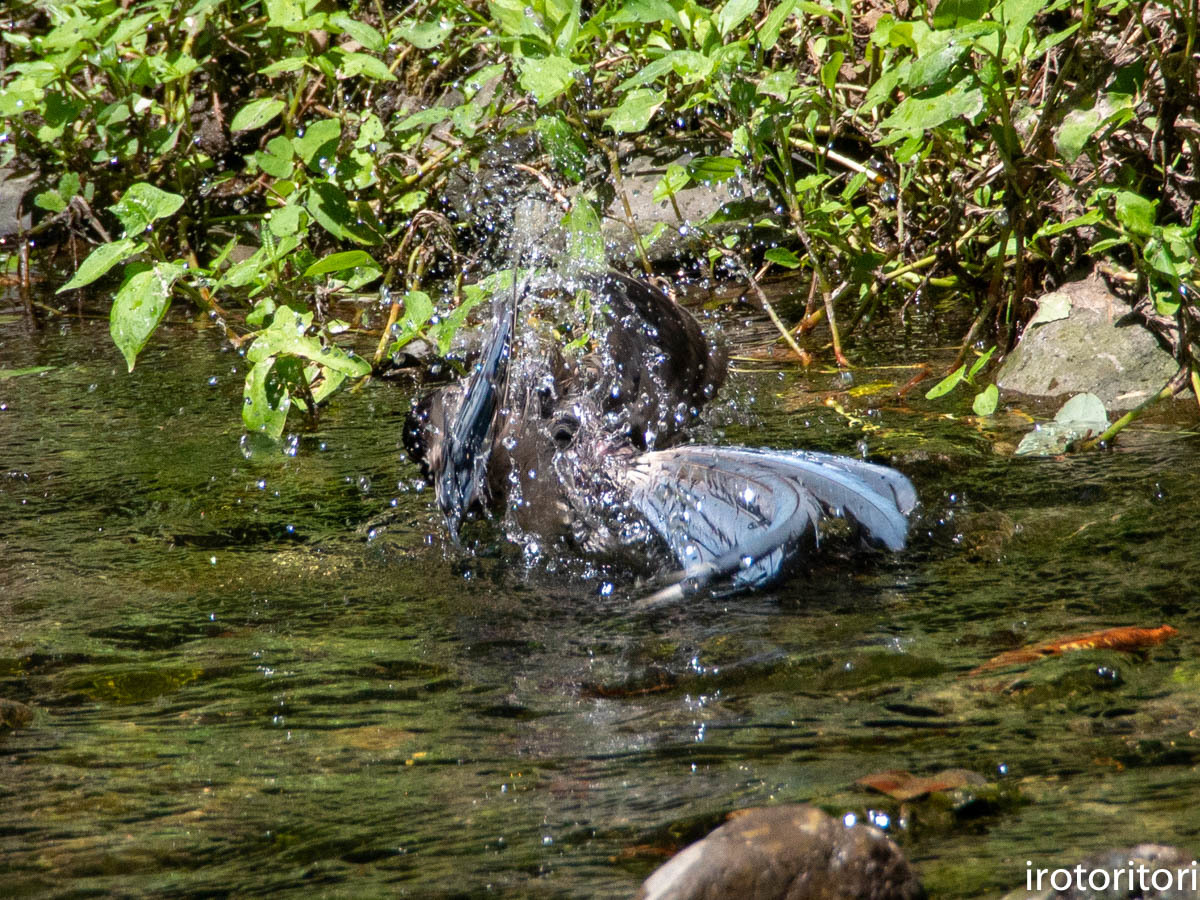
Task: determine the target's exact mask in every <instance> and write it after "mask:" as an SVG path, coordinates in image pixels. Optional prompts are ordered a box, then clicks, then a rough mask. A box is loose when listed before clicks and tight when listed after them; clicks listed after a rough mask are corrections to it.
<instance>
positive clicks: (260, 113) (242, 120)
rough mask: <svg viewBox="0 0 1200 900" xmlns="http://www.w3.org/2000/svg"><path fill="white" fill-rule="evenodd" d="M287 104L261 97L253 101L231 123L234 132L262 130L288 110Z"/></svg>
mask: <svg viewBox="0 0 1200 900" xmlns="http://www.w3.org/2000/svg"><path fill="white" fill-rule="evenodd" d="M286 106H287V104H286V103H284V102H283V101H282V100H277V99H276V98H274V97H261V98H259V99H258V100H251V101H250V102H249V103H247V104H246V105H245V106H243V107H242V108H241V109H239V110H238V111H237V115H235V116H234V117H233V121H232V122H230V123H229V130H230V131H232V132H235V133H236V132H238V131H250V130H251V129H254V128H262V127H263V126H264V125H266V124H267V123H268V122H270V121H271V120H272V119H274V118H275V117H276V116H277V115H279V114H280V113H281V112H283V110H284V109H285V108H286Z"/></svg>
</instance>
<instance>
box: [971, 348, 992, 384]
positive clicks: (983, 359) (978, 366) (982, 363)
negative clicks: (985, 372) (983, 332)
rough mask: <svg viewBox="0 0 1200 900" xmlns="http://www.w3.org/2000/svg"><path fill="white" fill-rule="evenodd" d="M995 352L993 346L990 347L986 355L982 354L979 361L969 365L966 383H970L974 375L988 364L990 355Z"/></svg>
mask: <svg viewBox="0 0 1200 900" xmlns="http://www.w3.org/2000/svg"><path fill="white" fill-rule="evenodd" d="M995 352H996V348H995V347H994V346H993V347H990V348H988V351H987V352H986V353H984V354H982V355H981V356H980V357H979V359H977V360H975V362H974V363H972V364H971V368H970V370H969V371H968V372H967V381H970V380H971V379H972V378H974V377H975V373H977V372H978V371H979V370H980V369H982V368H983V367H984V366H986V365H987V364H988V360H990V359H991V358H992V354H994V353H995Z"/></svg>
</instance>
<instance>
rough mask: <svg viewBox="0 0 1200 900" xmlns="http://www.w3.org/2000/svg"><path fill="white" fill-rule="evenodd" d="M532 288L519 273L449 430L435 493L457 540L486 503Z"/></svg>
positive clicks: (498, 306)
mask: <svg viewBox="0 0 1200 900" xmlns="http://www.w3.org/2000/svg"><path fill="white" fill-rule="evenodd" d="M527 287H528V278H525V279H524V280H522V281H521V282H520V284H519V285H518V277H517V273H516V272H514V273H513V289H512V293H511V294H510V295H509V296H508V297H507V298H506V299H504V300H497V302H496V304H495V321H494V323H493V325H492V330H491V333H490V334H488V339H487V342H486V343H485V344H484V347H483V355H482V357H481V358H480V360H479V362H478V363H476V365H475V370H474V371H473V372H472V373H471V378H470V380H469V381H468V382H467V388H466V391H465V392H464V393H463V396H462V402H461V404H460V405H459V407H458V410H457V413H456V414H455V416H454V418H453V420H452V421H451V422H450V423H449V427H448V428H447V430H446V444H445V448H444V450H443V453H442V465H441V468H440V470H439V471H438V472H437V473H436V475H435V481H434V489H435V493H436V495H437V501H438V505H439V506H440V507H441V509H442V512H443V513H444V514H445V516H446V524H447V526H448V527H449V529H450V534H451V536H452V537H454V538H455V540H457V538H458V526H459V524H460V523H461V522H462V520H463V518H464V516H466V514H467V510H469V509H470V508H471V506H472V505H473V504H474V503H475V502H476V501H478V500H481V499H483V496H484V494H485V493H486V490H487V487H486V486H487V474H486V473H487V465H488V457H489V456H490V454H491V450H492V444H493V439H494V437H495V433H496V417H497V412H498V410H499V407H500V403H501V402H502V400H503V398H504V395H505V392H506V388H507V384H508V359H509V355H510V353H511V350H512V340H513V330H514V328H515V323H516V316H517V305H518V303H519V302H520V299H521V296H522V295H523V294H524V292H525V290H526V289H527Z"/></svg>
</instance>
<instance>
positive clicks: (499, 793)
mask: <svg viewBox="0 0 1200 900" xmlns="http://www.w3.org/2000/svg"><path fill="white" fill-rule="evenodd" d="M0 353H3V355H4V357H5V365H6V366H9V367H22V366H27V365H50V366H54V367H55V368H54V369H52V370H51V371H48V372H46V373H44V374H42V375H38V376H27V377H23V378H18V379H10V380H7V381H0V403H2V404H3V405H4V409H3V411H0V446H3V447H4V448H5V449H4V451H3V453H4V462H3V465H2V466H0V470H2V471H0V546H2V547H3V553H2V554H0V621H3V623H4V626H3V629H2V631H0V697H4V698H8V699H11V700H17V701H21V702H23V703H26V704H29V705H30V706H32V707H33V708H34V709H35V710H36V718H35V720H34V723H33V725H32V727H29V728H24V729H20V730H17V731H12V732H0V793H2V801H0V802H2V803H3V807H4V809H5V816H4V826H3V828H2V830H0V858H2V859H3V860H4V863H3V871H4V873H5V875H4V877H5V885H6V892H8V893H12V894H15V895H21V894H40V893H62V892H73V891H96V892H119V893H122V894H167V895H170V894H184V893H187V894H191V893H199V892H232V893H250V892H265V891H272V892H276V891H278V892H284V891H297V892H299V891H304V892H312V891H314V890H317V891H320V892H323V893H326V894H334V895H337V894H348V895H349V894H354V895H362V894H373V893H383V892H393V891H401V890H410V891H412V892H414V893H418V894H429V893H453V892H465V893H482V892H484V890H485V889H487V888H488V887H489V886H490V888H491V889H492V890H493V892H495V893H498V894H501V895H504V894H509V895H513V896H538V895H564V894H573V895H580V896H606V895H609V896H628V895H629V894H630V893H632V891H633V889H634V887H635V886H636V884H637V883H638V882H639V880H640V878H641V877H642V876H643V875H644V874H645V873H646V872H647V871H649V869H651V868H653V866H654V865H655V864H657V862H659V861H660V860H661V852H662V848H664V847H666V846H668V845H671V844H674V843H678V842H680V841H684V840H686V839H688V838H689V837H691V836H695V835H696V834H698V833H702V832H703V830H705V828H707V827H710V826H711V825H712V824H714V823H715V822H716V821H719V819H720V816H721V815H722V814H723V813H724V812H726V811H728V810H729V809H732V808H735V807H739V806H745V805H751V804H763V803H770V802H772V801H788V802H796V801H813V802H816V803H818V804H820V805H821V806H823V807H825V808H826V809H828V810H829V811H830V812H833V813H836V814H838V815H842V814H845V813H847V812H850V813H853V814H854V815H856V816H857V817H858V818H859V819H860V820H862V819H871V818H874V819H875V820H877V821H882V819H883V818H884V817H886V819H887V821H888V822H889V828H890V830H891V831H892V832H893V833H894V834H897V835H898V839H899V840H900V842H901V843H902V844H904V845H905V846H906V849H907V850H908V852H909V853H910V854H911V855H912V857H913V858H914V860H915V861H916V863H917V864H918V867H919V869H920V871H921V874H922V877H923V878H924V879H925V881H926V885H927V887H928V888H929V889H930V890H931V892H935V893H937V894H939V895H944V896H956V895H958V896H970V895H978V894H980V893H986V892H988V891H998V890H1000V889H1002V888H1004V889H1007V888H1012V887H1016V886H1018V885H1019V884H1021V883H1022V879H1023V877H1024V860H1025V859H1034V860H1039V861H1044V862H1045V863H1046V864H1050V863H1053V862H1056V861H1062V862H1066V861H1071V862H1073V861H1075V860H1077V859H1079V858H1081V857H1082V856H1084V855H1086V854H1087V853H1089V852H1093V851H1096V850H1099V849H1102V848H1105V847H1112V846H1119V845H1124V844H1134V843H1138V842H1141V841H1144V840H1147V839H1153V840H1156V841H1162V842H1166V843H1179V844H1182V845H1184V846H1189V845H1190V844H1191V843H1193V842H1194V840H1195V835H1194V825H1193V824H1192V822H1193V818H1192V817H1193V815H1194V814H1193V812H1192V810H1191V803H1190V797H1191V796H1192V795H1193V792H1194V791H1195V789H1196V787H1197V777H1196V774H1195V771H1194V769H1195V766H1196V764H1197V761H1198V759H1200V746H1198V743H1197V738H1196V737H1195V736H1194V735H1195V727H1196V725H1195V723H1196V721H1197V719H1198V718H1200V693H1198V691H1197V685H1198V684H1200V662H1198V655H1197V653H1196V646H1197V645H1196V640H1195V634H1196V620H1197V612H1196V608H1197V604H1196V602H1195V601H1196V599H1197V596H1196V591H1197V589H1196V587H1195V586H1196V585H1197V584H1200V557H1198V556H1197V554H1196V553H1195V539H1194V527H1195V525H1196V523H1197V519H1196V510H1197V509H1200V462H1198V461H1197V460H1198V459H1200V456H1198V454H1197V453H1196V450H1197V439H1196V438H1195V437H1194V436H1192V435H1188V434H1186V433H1183V432H1179V431H1171V430H1163V431H1155V430H1149V429H1147V430H1141V431H1137V432H1134V433H1133V434H1131V435H1130V436H1129V438H1128V440H1126V441H1124V442H1123V444H1122V446H1121V448H1120V450H1119V451H1118V452H1115V453H1111V454H1107V455H1097V456H1092V457H1088V458H1084V459H1068V460H1012V459H1009V458H1008V457H1006V456H1003V455H1000V454H996V453H993V452H992V446H993V443H992V438H991V436H987V435H982V434H979V433H975V432H972V431H971V430H970V429H969V428H967V427H966V426H964V425H963V424H962V423H961V422H945V423H944V424H943V423H941V422H939V420H938V419H936V418H934V417H930V416H929V415H927V414H926V412H925V411H923V410H922V409H920V408H912V409H909V408H904V407H894V406H893V407H884V408H882V409H881V410H880V411H879V413H878V414H877V415H876V416H874V417H872V421H873V422H875V423H877V424H880V425H881V426H882V427H883V430H882V431H881V432H877V433H872V434H871V435H869V436H867V440H869V441H870V442H871V443H872V445H873V448H879V449H882V450H883V451H884V452H893V453H896V454H898V460H899V464H900V466H901V468H903V469H905V471H906V472H908V473H909V474H910V475H911V476H912V477H913V478H914V481H916V482H917V485H918V488H919V490H920V492H921V494H922V497H923V499H924V502H925V507H924V509H923V511H922V513H921V517H920V520H919V521H918V522H917V524H916V527H915V528H914V539H913V542H912V547H911V549H910V550H909V551H908V552H906V553H904V554H902V555H900V556H899V557H891V556H888V555H884V554H879V555H877V556H868V557H866V558H863V557H861V556H857V555H855V556H851V555H850V554H849V553H848V552H843V553H839V552H838V549H837V541H836V539H832V540H831V541H830V543H829V546H828V547H827V548H826V549H827V551H828V552H827V553H826V554H824V555H823V556H822V557H821V558H820V559H818V560H817V561H816V563H815V566H816V567H815V568H814V569H813V570H812V571H811V572H808V573H802V574H800V575H799V576H797V577H796V578H794V579H792V580H790V581H788V582H786V583H784V584H781V585H779V586H778V587H777V588H776V589H774V590H772V591H770V592H765V593H761V594H753V595H750V596H745V597H737V598H730V599H720V598H702V599H699V600H697V601H695V602H692V603H689V604H687V605H684V606H676V607H671V608H667V609H663V610H657V611H654V612H652V613H639V612H637V611H635V610H634V609H633V608H632V603H631V601H632V599H634V598H635V597H636V596H637V594H636V591H634V590H633V589H631V588H630V580H631V579H633V578H634V577H636V573H628V572H622V571H613V570H596V569H592V570H583V569H576V568H574V567H572V566H569V565H568V566H565V567H564V570H563V571H548V570H547V569H545V568H537V569H535V570H534V571H532V572H530V571H524V570H523V569H522V568H521V567H520V565H518V562H519V560H516V559H514V558H512V557H511V556H510V555H509V554H508V551H506V549H505V547H504V545H503V543H502V542H500V541H489V540H488V539H487V537H486V536H485V535H482V534H477V535H475V538H476V543H475V546H474V552H473V553H472V554H467V555H462V554H455V553H452V552H450V551H448V550H447V549H446V548H445V546H444V543H443V541H442V538H441V536H440V532H439V528H438V523H437V521H436V519H435V516H434V513H433V510H432V504H431V503H430V501H429V497H428V495H427V494H424V493H414V492H411V491H409V490H407V489H405V490H402V489H401V487H402V485H401V482H403V485H404V486H406V485H407V484H408V483H409V479H411V478H412V477H413V474H414V473H413V472H411V471H409V470H408V468H407V467H406V465H405V464H402V463H400V462H399V460H400V453H399V451H398V439H399V428H400V421H401V419H402V416H403V413H404V411H405V410H406V409H407V404H408V396H407V395H406V393H405V391H404V390H402V389H398V388H397V387H396V386H395V385H387V384H375V385H372V386H370V387H369V388H368V389H367V390H365V391H363V392H362V393H360V394H358V395H354V396H348V397H344V398H342V400H340V401H339V403H338V404H336V405H335V406H334V407H332V408H331V409H330V411H329V413H328V414H327V415H326V416H325V417H323V419H322V430H321V432H320V433H319V434H313V435H310V434H303V435H300V436H299V438H298V442H297V444H296V446H295V448H294V449H295V451H296V452H295V453H294V454H289V453H287V452H285V449H286V445H284V447H282V448H276V447H261V446H256V447H254V448H252V452H250V453H249V455H248V456H247V455H246V454H245V453H244V452H243V449H244V448H243V447H242V446H241V438H242V435H241V432H240V430H239V429H238V427H237V423H236V422H235V420H234V416H235V415H236V410H237V408H238V407H237V403H238V402H239V397H240V376H239V375H237V374H234V373H232V370H233V369H236V368H237V367H238V365H239V361H238V360H237V359H236V357H232V356H231V355H230V354H229V353H228V352H226V351H224V350H223V349H222V348H221V347H220V345H219V343H218V341H217V337H216V336H215V335H211V336H206V335H201V336H200V337H199V338H197V336H196V335H195V334H194V333H192V332H190V331H187V330H186V329H183V328H180V329H178V330H177V331H176V330H174V329H168V330H167V332H166V333H165V334H164V336H163V339H162V340H161V341H159V339H158V338H156V339H155V346H154V347H152V348H150V349H148V350H147V351H146V353H145V354H144V355H143V357H142V359H141V360H140V361H139V365H138V369H137V370H136V371H135V372H134V373H133V375H131V376H126V375H124V374H123V372H122V369H123V367H122V366H121V364H120V361H119V358H118V355H117V353H116V351H115V350H114V349H113V348H112V347H111V344H110V343H109V339H108V337H107V327H106V323H103V322H98V323H86V324H78V323H72V324H70V325H69V326H68V327H67V328H66V329H65V331H63V332H61V333H60V332H59V331H58V330H45V331H31V330H26V329H25V327H24V326H23V325H21V324H20V323H11V322H10V323H7V324H2V325H0ZM226 373H231V374H228V375H227V374H226ZM214 374H215V375H217V376H218V380H217V383H216V384H215V385H213V384H210V383H209V382H210V380H211V379H212V378H213V377H214ZM821 377H824V376H820V375H819V374H816V375H813V374H811V373H810V374H809V375H806V376H805V383H806V384H805V386H806V387H807V388H808V389H814V390H821V389H825V388H828V389H833V388H834V387H835V386H836V385H835V384H834V379H833V377H832V376H829V382H828V384H826V385H824V386H822V385H821V384H819V383H816V384H814V383H813V379H814V378H815V379H816V380H817V382H819V381H820V378H821ZM866 380H869V376H867V375H865V374H862V375H860V381H866ZM741 384H742V385H743V386H746V385H749V388H745V387H743V392H742V395H741V396H743V397H745V396H746V395H747V394H748V393H753V394H755V395H756V397H757V400H756V403H755V405H754V407H753V410H751V409H750V407H749V406H748V405H747V407H746V409H745V410H742V411H737V410H735V411H734V413H731V414H728V415H727V416H726V418H725V419H724V420H719V422H718V426H717V429H716V431H717V434H716V435H715V437H716V438H719V439H721V440H726V441H729V442H738V443H771V444H775V445H777V446H782V445H784V444H786V443H787V442H788V441H792V440H795V439H796V435H797V433H798V434H799V437H800V438H801V439H802V440H803V441H804V442H805V443H806V444H807V445H809V446H812V447H814V448H816V449H822V450H831V451H835V452H854V447H855V442H856V440H858V439H859V438H860V437H862V434H861V433H859V432H856V431H854V430H853V429H850V428H847V427H846V423H845V420H844V419H843V418H842V417H841V416H840V415H839V414H838V413H837V412H836V411H834V410H831V409H830V408H827V407H821V406H817V407H813V406H810V405H806V406H803V407H800V406H797V404H796V402H795V397H796V391H798V390H799V385H798V384H797V383H796V380H795V379H794V377H793V376H790V375H789V376H788V377H786V378H785V379H784V380H783V381H782V382H781V381H779V379H777V378H776V377H775V376H774V375H773V374H769V375H761V376H753V377H750V376H743V381H742V382H741ZM93 386H94V387H93ZM914 405H916V404H914ZM860 411H861V410H860ZM805 423H807V427H805ZM364 485H367V487H366V488H365V489H364ZM393 499H394V501H395V502H394V506H393V505H392V501H393ZM385 509H391V510H393V514H392V516H391V517H390V518H389V521H388V522H387V523H386V527H382V528H380V529H379V530H378V532H377V535H376V537H375V538H374V539H370V540H368V539H367V538H366V536H365V534H362V533H360V529H361V528H362V526H363V525H364V523H367V522H370V521H372V520H373V519H374V518H375V517H377V516H379V514H380V513H381V512H383V511H384V510H385ZM431 535H432V537H431ZM605 584H608V585H610V586H611V587H610V588H609V589H607V590H606V589H605V587H604V585H605ZM1163 623H1169V624H1171V625H1174V626H1175V627H1176V628H1178V629H1179V630H1180V632H1181V636H1180V637H1179V638H1178V639H1176V640H1174V641H1171V642H1168V643H1166V644H1164V645H1162V646H1161V647H1158V648H1155V649H1153V650H1151V651H1148V652H1146V653H1144V654H1142V655H1140V656H1137V655H1129V654H1123V653H1117V652H1114V651H1089V652H1082V653H1077V654H1068V655H1064V656H1063V657H1061V658H1058V659H1054V660H1048V661H1045V662H1041V663H1038V664H1037V665H1035V666H1030V667H1027V668H1025V669H1023V670H1018V671H1012V672H1007V673H1005V672H1001V673H997V674H995V675H990V674H989V675H987V676H986V677H984V676H979V677H968V676H967V675H966V673H967V672H968V671H969V670H970V669H972V668H974V667H975V666H977V665H979V664H980V663H982V662H984V661H986V660H987V659H989V658H991V657H992V656H995V655H996V654H997V653H1000V652H1002V651H1004V650H1008V649H1011V648H1013V647H1017V646H1022V645H1025V644H1029V643H1034V642H1036V641H1039V640H1043V639H1046V638H1053V637H1059V636H1062V635H1067V634H1075V633H1084V632H1088V631H1092V630H1096V629H1099V628H1104V627H1109V626H1113V625H1121V624H1132V625H1144V626H1156V625H1160V624H1163ZM955 767H962V768H968V769H971V770H973V771H975V772H978V773H980V774H981V775H983V776H984V777H985V778H986V779H988V780H989V782H991V783H992V784H994V785H996V786H997V792H996V793H994V794H990V795H988V796H986V797H983V798H982V799H979V798H975V800H974V801H973V804H974V805H971V804H966V805H964V806H963V808H961V809H960V808H958V807H955V806H954V805H953V802H951V803H950V805H948V806H946V807H944V808H943V807H938V806H937V805H936V804H934V805H933V806H931V805H930V804H924V805H922V804H918V803H912V804H900V803H897V802H894V801H892V800H891V799H890V798H887V797H884V796H882V795H875V794H866V793H864V792H863V791H862V790H860V789H857V788H855V787H854V785H853V783H854V781H855V780H856V779H857V778H859V777H861V776H863V775H866V774H868V773H871V772H877V771H880V770H885V769H905V770H909V771H913V772H918V773H929V772H935V771H939V770H941V769H946V768H955Z"/></svg>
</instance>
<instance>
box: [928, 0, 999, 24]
mask: <svg viewBox="0 0 1200 900" xmlns="http://www.w3.org/2000/svg"><path fill="white" fill-rule="evenodd" d="M991 6H992V4H991V2H990V0H941V2H939V3H938V5H937V8H936V9H935V10H934V13H933V27H934V28H939V29H940V28H954V27H956V26H959V25H966V24H969V23H971V22H978V21H980V20H981V19H982V18H983V17H984V16H985V15H987V12H988V10H989V9H990V8H991Z"/></svg>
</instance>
